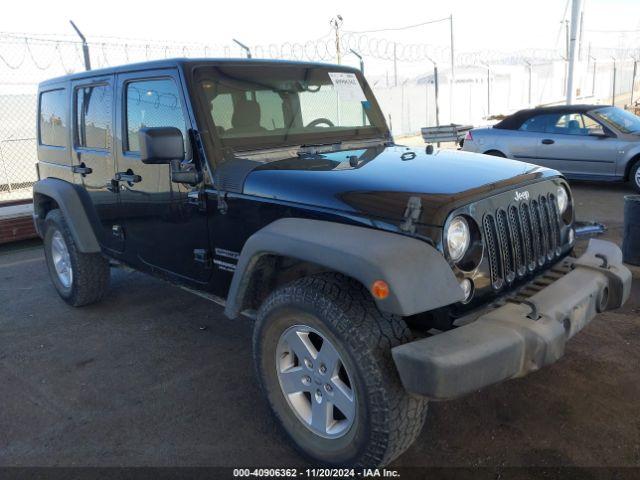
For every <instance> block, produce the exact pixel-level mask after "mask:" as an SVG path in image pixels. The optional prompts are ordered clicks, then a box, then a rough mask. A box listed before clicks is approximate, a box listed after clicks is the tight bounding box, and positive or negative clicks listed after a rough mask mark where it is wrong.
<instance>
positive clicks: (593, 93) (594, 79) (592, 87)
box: [589, 55, 598, 97]
mask: <svg viewBox="0 0 640 480" xmlns="http://www.w3.org/2000/svg"><path fill="white" fill-rule="evenodd" d="M589 57H590V58H592V59H593V82H592V83H591V96H592V97H595V96H596V67H597V65H598V61H597V60H596V57H592V56H591V55H589Z"/></svg>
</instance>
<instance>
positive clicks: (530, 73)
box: [524, 60, 532, 107]
mask: <svg viewBox="0 0 640 480" xmlns="http://www.w3.org/2000/svg"><path fill="white" fill-rule="evenodd" d="M524 63H526V64H527V69H528V70H529V94H528V96H527V102H528V105H529V107H531V75H532V71H531V69H532V65H531V62H529V61H527V60H525V61H524Z"/></svg>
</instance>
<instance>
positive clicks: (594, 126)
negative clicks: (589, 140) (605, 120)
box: [582, 115, 604, 135]
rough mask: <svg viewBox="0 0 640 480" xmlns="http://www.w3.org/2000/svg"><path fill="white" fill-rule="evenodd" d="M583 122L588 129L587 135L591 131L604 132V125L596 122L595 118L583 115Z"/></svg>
mask: <svg viewBox="0 0 640 480" xmlns="http://www.w3.org/2000/svg"><path fill="white" fill-rule="evenodd" d="M582 122H583V123H584V128H585V130H586V131H587V133H586V134H587V135H588V134H589V133H604V131H603V128H602V125H601V124H600V123H598V122H596V121H595V120H594V119H593V118H591V117H588V116H586V115H582Z"/></svg>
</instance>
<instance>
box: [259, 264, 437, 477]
mask: <svg viewBox="0 0 640 480" xmlns="http://www.w3.org/2000/svg"><path fill="white" fill-rule="evenodd" d="M409 340H410V334H409V330H408V328H407V326H406V325H405V323H404V322H403V321H402V319H400V318H398V317H394V316H391V315H386V314H383V313H381V312H380V311H379V310H378V309H377V307H376V305H375V303H374V302H373V300H372V299H371V297H370V295H369V293H368V292H367V291H366V290H365V289H364V288H363V287H362V286H361V285H360V284H358V283H357V282H355V281H352V280H350V279H348V278H345V277H344V276H342V275H338V274H323V275H318V276H313V277H306V278H302V279H300V280H297V281H295V282H293V283H291V284H289V285H286V286H284V287H281V288H279V289H278V290H276V291H275V292H273V293H272V294H271V295H270V296H269V297H268V299H267V300H266V301H265V302H264V304H263V305H262V306H261V307H260V309H259V312H258V320H257V323H256V326H255V330H254V336H253V345H254V359H255V363H256V368H257V372H258V377H259V379H260V381H261V384H262V388H263V391H264V393H265V395H266V397H267V399H268V401H269V403H270V405H271V408H272V409H273V411H274V413H275V415H276V417H277V418H278V420H279V422H280V424H281V425H282V427H283V428H284V430H285V431H286V433H287V434H288V435H289V437H290V438H291V439H292V440H293V442H294V444H295V446H296V447H297V448H298V449H299V450H301V451H302V452H303V453H305V454H306V455H308V456H310V457H312V458H313V459H314V460H315V461H317V462H321V463H323V464H329V465H348V466H377V465H383V464H386V463H388V462H390V461H391V460H393V459H394V458H396V457H397V456H398V455H400V454H401V453H402V452H403V451H405V450H406V449H407V448H408V447H409V446H410V445H411V443H413V441H414V440H415V438H416V437H417V436H418V434H419V433H420V431H421V429H422V426H423V424H424V420H425V416H426V412H427V402H426V400H425V399H423V398H421V397H416V396H413V395H411V394H409V393H407V391H406V390H405V389H404V388H403V386H402V384H401V382H400V379H399V377H398V373H397V371H396V369H395V365H394V363H393V360H392V358H391V348H392V347H394V346H396V345H400V344H402V343H405V342H407V341H409Z"/></svg>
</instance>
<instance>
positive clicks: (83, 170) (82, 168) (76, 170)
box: [71, 162, 93, 177]
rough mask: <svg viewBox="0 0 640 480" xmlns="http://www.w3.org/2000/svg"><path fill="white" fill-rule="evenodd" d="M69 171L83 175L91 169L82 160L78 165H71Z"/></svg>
mask: <svg viewBox="0 0 640 480" xmlns="http://www.w3.org/2000/svg"><path fill="white" fill-rule="evenodd" d="M71 171H72V172H73V173H79V174H80V175H82V176H83V177H84V176H85V175H89V174H90V173H92V172H93V169H92V168H90V167H87V166H86V165H85V164H84V162H82V163H81V164H80V165H74V166H73V167H71Z"/></svg>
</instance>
